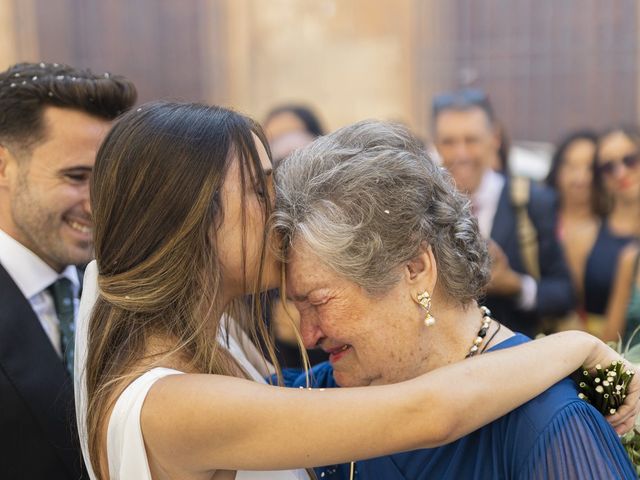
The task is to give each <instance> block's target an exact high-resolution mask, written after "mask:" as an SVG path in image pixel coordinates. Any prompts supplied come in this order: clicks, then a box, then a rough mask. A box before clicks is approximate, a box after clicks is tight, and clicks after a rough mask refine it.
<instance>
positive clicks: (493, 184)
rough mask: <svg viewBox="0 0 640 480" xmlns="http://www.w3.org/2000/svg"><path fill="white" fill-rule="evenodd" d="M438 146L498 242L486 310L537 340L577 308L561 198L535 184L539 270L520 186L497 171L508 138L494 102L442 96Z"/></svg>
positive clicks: (478, 96) (532, 211)
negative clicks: (558, 228)
mask: <svg viewBox="0 0 640 480" xmlns="http://www.w3.org/2000/svg"><path fill="white" fill-rule="evenodd" d="M433 114H434V129H435V138H434V140H435V146H436V148H437V150H438V153H439V154H440V157H441V158H442V162H443V165H444V166H445V168H447V169H448V170H449V172H451V174H452V176H453V178H454V180H455V182H456V186H457V187H458V189H459V190H461V191H463V192H465V193H467V194H469V197H470V199H471V203H472V208H473V210H474V212H475V214H476V217H477V218H478V223H479V227H480V232H481V234H482V235H483V236H484V237H486V238H488V239H489V238H490V239H491V241H490V245H489V251H490V253H491V256H492V260H493V266H492V276H491V281H490V284H489V285H488V289H487V297H486V302H485V303H486V305H487V306H488V307H489V308H490V309H491V310H492V312H493V313H494V315H495V317H496V319H497V320H498V321H500V322H502V323H504V324H505V325H507V326H508V327H509V328H511V329H512V330H516V331H520V332H523V333H525V334H528V335H534V334H536V333H538V332H539V331H540V329H541V325H540V319H541V317H542V316H559V315H563V314H565V313H566V312H567V311H569V310H570V309H571V308H573V306H574V296H573V291H572V286H571V280H570V277H569V272H568V270H567V267H566V264H565V260H564V257H563V254H562V250H561V249H560V245H559V244H558V242H557V240H556V237H555V206H554V202H555V198H554V193H553V192H552V191H551V190H549V189H547V188H545V187H541V186H539V185H536V184H534V183H531V184H529V183H527V184H526V187H527V188H529V192H528V200H527V201H526V204H525V206H524V208H526V215H527V217H528V218H529V219H530V222H531V223H532V224H533V227H534V230H533V232H534V233H533V242H534V243H536V245H534V247H535V249H536V250H537V252H536V253H537V255H536V256H535V261H534V263H535V264H536V265H533V268H534V269H535V270H536V271H537V275H536V277H537V278H535V277H534V276H533V275H532V274H531V272H530V269H527V268H525V265H526V263H525V262H526V259H525V258H523V257H524V256H525V253H523V252H524V250H525V247H523V245H522V239H521V238H519V232H518V229H519V228H520V225H519V221H518V211H517V210H518V207H517V206H516V204H515V203H514V200H513V192H512V189H513V188H514V181H519V180H514V179H509V178H508V177H506V176H504V175H503V174H501V173H497V172H495V171H494V170H493V169H492V168H491V166H492V165H495V161H496V158H498V151H499V148H500V138H499V134H498V132H497V130H496V127H495V125H496V124H495V117H494V112H493V109H492V107H491V104H490V103H489V99H488V98H487V96H486V95H485V94H484V93H483V92H481V91H479V90H463V91H460V92H455V93H451V94H443V95H439V96H437V97H435V99H434V102H433Z"/></svg>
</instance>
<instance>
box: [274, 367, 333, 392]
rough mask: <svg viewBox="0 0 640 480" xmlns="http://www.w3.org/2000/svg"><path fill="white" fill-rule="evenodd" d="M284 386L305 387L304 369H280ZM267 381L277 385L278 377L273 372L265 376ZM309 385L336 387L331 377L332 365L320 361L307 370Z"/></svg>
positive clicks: (314, 386)
mask: <svg viewBox="0 0 640 480" xmlns="http://www.w3.org/2000/svg"><path fill="white" fill-rule="evenodd" d="M282 379H283V380H284V386H285V387H289V388H300V387H303V388H305V387H306V386H307V376H306V375H305V373H304V370H302V369H299V368H285V369H284V370H282ZM266 381H267V383H269V384H271V385H278V377H277V375H275V374H273V375H271V376H269V377H267V378H266ZM309 382H310V384H309V386H310V387H311V388H338V387H339V385H338V384H337V383H336V381H335V380H334V379H333V367H332V366H331V364H330V363H329V362H322V363H319V364H318V365H316V366H314V367H312V368H311V370H309Z"/></svg>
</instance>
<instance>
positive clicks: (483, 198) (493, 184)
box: [471, 168, 538, 310]
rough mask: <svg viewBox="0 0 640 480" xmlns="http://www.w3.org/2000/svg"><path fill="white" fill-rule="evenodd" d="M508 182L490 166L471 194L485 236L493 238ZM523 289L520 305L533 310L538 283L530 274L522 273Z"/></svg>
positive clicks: (522, 307) (524, 308) (523, 308)
mask: <svg viewBox="0 0 640 480" xmlns="http://www.w3.org/2000/svg"><path fill="white" fill-rule="evenodd" d="M505 184H506V180H505V178H504V177H503V176H502V175H500V174H499V173H496V172H494V171H493V170H491V169H490V168H489V169H487V171H486V172H485V174H484V175H483V177H482V180H481V181H480V185H478V188H477V189H476V191H475V192H473V194H472V195H471V203H472V205H473V210H474V213H475V215H476V217H477V218H478V227H479V228H480V234H481V235H482V236H483V237H484V238H487V239H489V238H491V230H492V229H493V221H494V218H495V216H496V212H497V211H498V203H500V196H501V195H502V190H504V187H505ZM520 280H521V282H522V290H521V292H520V296H519V297H518V306H519V307H520V308H521V309H522V310H533V309H534V308H535V306H536V295H537V293H538V284H537V283H536V280H535V279H534V278H533V277H531V276H530V275H525V274H520Z"/></svg>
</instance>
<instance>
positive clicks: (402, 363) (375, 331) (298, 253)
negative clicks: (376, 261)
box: [287, 240, 426, 387]
mask: <svg viewBox="0 0 640 480" xmlns="http://www.w3.org/2000/svg"><path fill="white" fill-rule="evenodd" d="M293 247H294V248H292V250H291V253H290V255H289V258H288V263H287V296H288V298H289V299H290V300H292V301H293V302H294V304H295V306H296V308H297V309H298V311H299V312H300V331H301V334H302V338H303V340H304V343H305V346H306V347H307V348H312V347H316V346H317V347H320V348H322V349H323V350H324V351H326V352H327V353H329V355H330V356H329V360H330V362H331V364H332V365H333V368H334V377H335V379H336V381H337V382H338V384H340V385H341V386H343V387H355V386H367V385H377V384H378V385H379V384H387V383H394V382H398V381H402V380H406V379H409V378H413V377H415V376H417V375H419V374H420V373H421V371H420V370H419V366H420V364H421V362H422V360H424V358H425V357H426V352H425V351H423V347H421V343H422V342H420V341H419V340H420V338H421V336H422V334H423V333H424V324H423V323H422V321H421V317H420V315H421V313H420V309H419V307H418V306H417V305H416V304H415V303H414V302H413V301H412V299H411V293H410V290H409V289H408V288H407V285H406V283H405V281H404V280H403V279H402V278H400V280H399V282H398V284H396V285H395V286H394V287H392V288H391V289H390V290H389V291H388V292H386V293H385V294H384V295H382V296H380V297H373V296H371V295H369V294H368V293H367V292H366V291H365V290H364V289H363V288H362V287H360V286H359V285H356V284H355V283H353V282H351V281H350V280H347V279H345V278H344V277H342V276H340V275H338V274H337V273H336V272H335V271H334V270H333V269H331V268H330V267H328V266H327V265H325V264H324V263H323V262H322V261H321V260H320V259H319V258H318V256H317V255H315V254H314V253H313V251H312V249H311V248H310V247H309V246H308V245H307V244H306V243H304V242H303V241H300V240H298V241H295V242H294V245H293ZM401 277H402V276H401Z"/></svg>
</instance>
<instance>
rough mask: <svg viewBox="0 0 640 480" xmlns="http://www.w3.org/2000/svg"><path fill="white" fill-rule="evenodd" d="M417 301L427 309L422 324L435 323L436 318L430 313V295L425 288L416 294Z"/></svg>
mask: <svg viewBox="0 0 640 480" xmlns="http://www.w3.org/2000/svg"><path fill="white" fill-rule="evenodd" d="M418 303H419V304H420V305H421V306H422V308H424V309H425V310H426V311H427V316H426V317H425V319H424V324H425V325H426V326H427V327H430V326H432V325H434V324H435V323H436V319H435V318H433V315H431V295H429V292H427V291H426V290H425V291H424V292H422V293H419V294H418Z"/></svg>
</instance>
